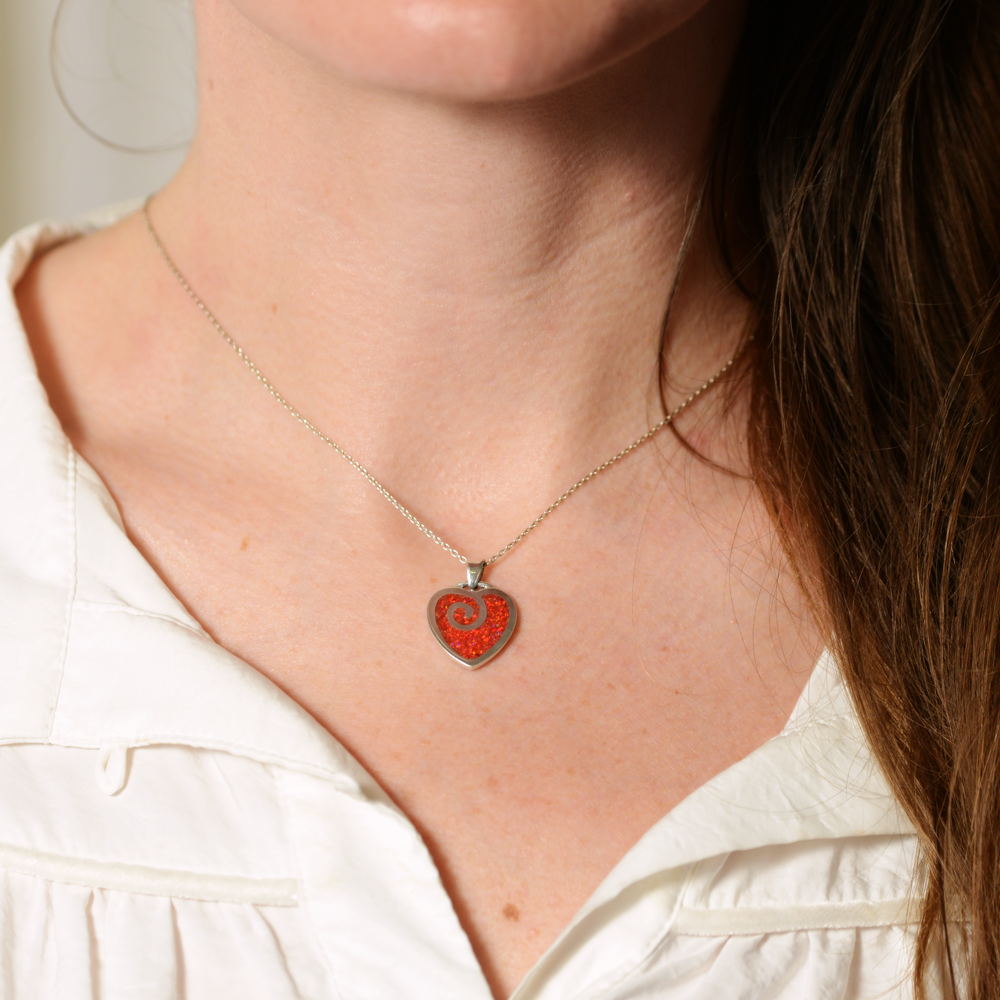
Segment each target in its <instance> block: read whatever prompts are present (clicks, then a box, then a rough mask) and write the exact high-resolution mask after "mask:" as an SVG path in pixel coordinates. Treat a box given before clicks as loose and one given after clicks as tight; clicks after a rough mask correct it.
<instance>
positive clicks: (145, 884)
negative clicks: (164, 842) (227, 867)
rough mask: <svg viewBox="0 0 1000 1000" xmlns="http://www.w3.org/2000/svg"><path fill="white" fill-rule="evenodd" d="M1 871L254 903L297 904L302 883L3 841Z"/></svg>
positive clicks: (73, 882)
mask: <svg viewBox="0 0 1000 1000" xmlns="http://www.w3.org/2000/svg"><path fill="white" fill-rule="evenodd" d="M0 870H4V871H8V872H13V873H15V874H18V875H25V876H28V877H32V878H38V879H41V880H42V881H45V882H56V883H61V884H65V885H80V886H84V887H87V888H91V889H106V890H108V891H111V892H127V893H134V894H136V895H140V896H161V897H168V898H174V899H192V900H201V901H205V902H216V903H237V904H247V905H254V906H287V907H295V906H297V905H298V882H297V881H296V880H295V879H285V878H254V877H252V876H247V875H224V874H211V873H207V872H192V871H184V870H181V869H172V868H156V867H154V866H151V865H142V864H131V863H126V862H121V861H99V860H96V859H93V858H79V857H73V856H71V855H65V854H55V853H52V852H50V851H40V850H37V849H35V848H31V847H20V846H18V845H16V844H3V843H0Z"/></svg>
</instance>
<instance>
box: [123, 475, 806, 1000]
mask: <svg viewBox="0 0 1000 1000" xmlns="http://www.w3.org/2000/svg"><path fill="white" fill-rule="evenodd" d="M104 464H105V468H106V470H108V471H106V473H105V474H106V475H108V478H109V479H110V480H111V481H112V489H113V490H114V492H115V494H116V497H117V498H118V500H119V503H120V504H121V506H122V509H123V512H124V514H125V518H126V522H127V524H128V525H129V528H130V531H131V533H132V535H133V538H134V540H135V541H136V542H137V543H138V544H139V546H140V548H142V549H143V550H144V552H145V553H146V554H147V556H148V558H149V559H150V560H151V561H152V562H153V564H154V565H155V566H156V568H157V569H158V570H159V572H160V573H161V575H162V576H163V577H164V578H165V580H166V581H167V582H168V583H169V584H170V586H171V587H172V589H173V590H174V591H175V593H177V594H178V596H180V597H181V599H182V600H183V601H184V602H185V604H186V605H187V606H188V608H189V609H190V610H191V611H192V613H193V614H194V615H195V617H196V618H198V620H199V621H200V622H201V623H202V624H203V625H204V627H205V628H206V629H207V630H208V631H209V633H210V634H211V635H212V636H213V637H214V638H215V639H216V640H217V641H218V642H220V643H221V644H222V645H223V646H225V647H227V648H228V649H230V650H231V651H232V652H235V653H237V654H238V655H239V656H241V657H242V658H243V659H245V660H246V661H247V662H249V663H250V664H252V665H253V666H254V667H256V668H257V669H258V670H260V671H261V672H262V673H264V674H265V675H267V676H268V677H269V678H270V679H271V680H273V681H274V682H275V683H276V684H277V685H278V686H279V687H281V688H282V689H283V690H285V691H286V692H287V693H288V694H289V695H291V697H292V698H294V699H295V700H296V701H297V702H298V703H299V704H301V705H302V706H303V707H305V708H306V709H307V710H308V711H309V712H310V713H311V714H312V715H313V716H314V717H315V718H316V719H318V720H319V721H320V722H321V723H322V724H323V725H324V726H325V727H326V728H327V729H328V730H329V731H330V732H331V733H333V735H334V736H336V737H337V738H338V739H339V740H340V741H341V742H342V743H343V744H344V745H345V746H346V747H347V748H348V749H349V750H350V751H351V752H352V753H353V754H354V755H355V756H356V757H357V758H358V759H359V761H360V762H361V763H362V764H363V765H364V766H365V767H366V768H367V769H368V770H369V771H370V772H371V773H372V774H373V775H374V776H375V778H376V779H377V780H378V781H379V783H380V784H381V785H382V786H383V788H385V789H386V791H387V792H388V793H389V794H390V795H391V796H392V798H393V799H394V800H395V801H396V803H397V804H398V805H399V806H400V807H401V808H402V809H403V810H404V812H406V813H407V815H408V816H409V817H410V819H411V820H412V821H413V822H414V824H415V825H416V826H417V828H418V830H419V831H420V832H421V834H422V835H423V837H424V840H425V841H426V843H427V845H428V847H429V849H430V851H431V853H432V856H433V857H434V859H435V861H436V863H437V865H438V867H439V870H440V872H441V875H442V878H443V880H444V882H445V885H446V888H447V890H448V892H449V895H450V896H451V898H452V901H453V903H454V905H455V907H456V910H457V912H458V914H459V917H460V919H461V921H462V923H463V925H464V927H465V929H466V930H467V932H468V934H469V936H470V939H471V940H472V942H473V946H474V947H475V948H476V950H477V953H478V956H479V958H480V961H481V962H482V964H483V967H484V969H485V970H486V971H487V975H488V978H489V979H490V980H491V984H492V985H493V987H494V991H495V992H496V993H497V994H498V995H504V994H506V993H509V992H510V991H511V990H512V989H513V986H514V985H516V983H517V982H518V981H519V979H520V978H521V976H522V975H523V973H524V972H525V971H526V970H527V969H528V968H530V967H531V965H532V964H533V963H534V961H536V960H537V958H538V956H539V955H540V954H541V953H542V952H543V951H544V950H545V948H547V947H548V946H549V945H550V944H551V942H552V941H553V940H554V938H555V937H556V936H557V935H558V933H559V931H560V930H561V929H562V928H563V927H564V926H565V925H566V923H567V922H568V920H569V919H570V918H571V917H572V915H573V914H574V913H575V912H576V910H577V909H578V908H579V907H580V905H581V904H582V903H583V902H584V901H585V900H586V899H587V898H588V897H589V896H590V894H591V893H592V892H593V890H594V889H595V888H596V886H597V885H598V884H599V883H600V882H601V881H602V880H603V878H604V877H605V876H606V875H607V873H608V872H609V871H610V870H611V868H613V867H614V865H615V863H616V862H617V861H618V860H619V859H620V858H621V857H622V856H623V855H624V854H625V853H626V851H627V850H628V849H629V847H630V846H631V845H632V844H633V843H635V841H636V840H638V838H639V837H641V836H642V834H643V833H644V832H645V831H646V830H647V829H648V828H649V827H650V826H651V825H652V824H653V823H655V822H656V821H657V820H658V819H659V818H660V817H662V816H663V815H664V814H665V813H666V812H668V811H669V810H670V809H671V808H672V807H673V806H674V805H676V804H677V802H679V801H680V800H681V799H683V798H684V797H685V796H686V795H688V794H689V793H690V792H691V791H693V790H694V789H695V788H697V787H698V786H699V785H701V784H703V783H704V782H705V781H706V780H708V779H709V778H710V777H712V776H713V775H714V774H716V773H718V772H719V771H722V770H724V769H725V768H726V767H728V766H729V765H730V764H732V763H733V762H735V761H736V760H739V759H740V758H742V757H743V756H745V755H746V754H747V753H749V752H750V751H752V750H753V749H755V748H756V747H757V746H759V745H760V744H761V743H763V742H764V741H766V740H767V739H768V738H770V737H771V736H773V735H775V734H776V733H777V732H778V731H780V729H781V728H782V726H783V725H784V722H785V721H786V719H787V717H788V714H789V713H790V711H791V708H792V706H793V705H794V702H795V699H796V698H797V696H798V694H799V691H800V689H801V686H802V684H803V683H804V681H805V678H806V677H807V675H808V671H809V668H810V667H811V665H812V662H813V658H814V655H815V649H814V648H813V647H810V645H809V643H808V641H806V642H801V643H800V645H799V646H798V647H795V649H796V654H795V655H793V656H792V657H791V658H790V657H788V655H787V654H786V652H785V651H784V650H782V648H781V645H780V644H781V643H782V642H783V641H787V639H788V637H789V636H790V635H798V634H799V633H798V632H797V631H796V629H797V628H798V624H799V623H798V622H797V620H796V617H795V616H796V614H797V613H798V612H799V611H800V608H797V607H795V606H794V605H793V604H790V603H789V602H788V600H787V594H782V592H781V590H780V586H779V585H778V581H777V580H776V579H775V576H776V573H778V570H776V568H775V566H776V563H775V552H774V551H773V550H771V549H769V548H768V547H767V545H766V542H765V541H763V540H762V538H763V537H764V536H762V534H761V532H760V530H759V527H760V524H759V523H758V524H757V525H756V526H754V527H753V528H747V529H746V537H742V538H739V537H738V538H737V539H735V540H734V539H733V538H732V537H731V535H730V536H729V537H728V548H727V546H726V542H727V532H731V530H732V525H733V524H734V523H735V524H739V523H740V520H739V516H738V512H739V511H740V510H742V512H743V514H744V516H745V515H746V505H745V498H744V500H743V506H742V507H739V506H738V499H739V498H737V497H733V498H732V502H733V507H734V510H732V511H730V510H728V509H726V505H725V504H724V505H720V507H719V508H718V509H717V510H715V511H711V510H710V508H707V507H706V505H705V504H704V503H703V504H702V505H700V507H699V515H698V517H693V516H691V515H690V513H688V512H689V510H690V508H689V507H687V506H685V505H683V504H680V503H678V502H676V498H675V497H673V496H671V495H669V494H668V495H666V496H665V497H664V498H663V499H662V501H661V502H660V503H659V504H658V505H657V506H655V507H654V508H653V509H652V511H650V509H649V506H648V503H647V502H646V500H645V498H646V497H647V495H648V492H649V491H648V488H647V487H646V484H643V483H641V482H640V481H639V479H641V475H640V476H639V478H636V477H635V476H633V477H632V479H631V480H630V481H629V482H630V483H631V487H632V490H633V491H635V493H636V494H637V495H641V496H642V497H643V501H642V502H635V498H632V499H630V496H629V494H630V491H629V490H624V491H622V490H621V489H620V487H621V485H622V484H621V483H618V484H615V483H612V484H610V487H609V488H610V489H611V490H614V489H615V488H616V487H618V488H619V493H620V494H621V495H620V496H619V498H618V503H617V509H618V511H619V513H620V516H619V517H617V518H615V519H608V518H607V517H606V516H602V515H601V514H600V512H601V511H602V510H604V511H606V509H607V504H606V500H607V498H606V497H604V496H602V495H601V494H600V493H599V492H598V493H595V494H592V496H593V500H592V502H589V503H588V502H582V503H580V504H578V505H577V506H576V507H574V508H571V507H569V506H567V508H566V510H564V511H560V519H559V520H556V519H552V521H551V522H549V523H547V524H546V531H545V532H541V531H540V532H538V533H537V535H535V536H534V537H533V538H532V544H531V546H530V548H529V547H527V546H525V548H524V549H523V550H522V552H521V553H519V558H518V560H517V561H516V562H515V561H514V560H508V562H507V563H503V562H501V563H499V564H498V565H497V566H496V567H495V568H492V572H491V574H490V582H491V583H493V584H495V585H496V586H498V587H501V588H503V589H504V590H505V591H507V592H508V593H510V594H511V596H512V597H513V599H514V600H515V601H516V603H517V606H518V609H519V621H518V626H517V629H516V632H515V634H514V636H513V638H512V639H511V640H510V643H509V645H508V646H507V647H506V648H505V649H504V650H503V652H502V653H501V654H499V655H498V656H497V657H496V658H495V659H493V660H491V661H490V662H489V663H488V664H487V665H486V666H484V667H483V668H481V669H479V670H475V671H469V670H466V669H464V668H463V667H461V666H460V665H458V664H456V663H454V662H453V661H452V660H451V659H449V658H448V657H447V656H446V655H445V654H444V653H443V651H442V650H441V649H440V648H439V647H438V645H437V644H436V642H435V641H434V639H433V637H432V635H431V634H430V631H429V628H428V623H427V617H426V605H427V601H428V598H429V597H430V596H431V595H432V594H433V593H434V592H435V591H437V590H439V589H440V588H442V587H447V586H454V585H456V584H458V583H460V582H461V581H462V579H463V578H464V568H463V567H462V566H461V565H460V564H458V563H456V562H453V561H452V560H450V559H449V558H448V557H447V556H445V555H444V554H442V553H440V552H439V551H437V550H435V549H434V548H433V547H432V546H427V545H425V540H424V539H423V538H422V537H421V536H419V535H417V533H415V532H413V531H412V528H411V527H410V526H409V525H408V524H407V523H406V522H405V521H403V519H402V518H399V516H398V514H396V512H395V511H393V510H392V509H391V508H387V509H386V510H384V511H383V510H382V507H381V506H379V504H374V505H372V506H370V507H369V506H361V507H360V508H359V509H355V508H354V506H353V505H352V504H351V503H349V502H346V500H344V499H343V498H342V499H341V501H340V503H339V504H338V506H337V509H336V511H335V512H333V513H331V512H329V511H328V512H326V515H325V516H324V513H323V512H322V511H320V510H318V509H316V508H315V507H313V508H310V507H309V505H308V504H307V503H303V502H302V500H301V498H302V497H303V496H308V495H309V492H308V489H307V484H301V486H300V488H299V489H293V490H287V491H279V492H268V491H266V490H264V491H262V490H260V489H259V487H258V488H255V487H254V486H253V484H252V483H248V482H242V481H238V480H236V481H231V482H227V481H226V479H227V478H228V477H221V479H220V477H214V478H213V479H212V480H211V481H205V482H204V483H201V484H199V482H198V478H197V477H196V476H187V477H186V480H187V483H188V487H187V488H186V489H184V490H178V489H176V488H174V487H172V486H171V485H169V481H167V482H163V481H160V480H159V479H158V478H157V476H156V475H153V474H149V475H146V476H141V475H140V476H138V477H137V476H136V474H135V471H134V470H135V469H136V468H137V466H136V464H135V463H131V464H130V465H129V466H128V467H127V471H126V468H125V467H124V466H123V467H122V471H121V473H120V474H119V475H118V476H116V475H115V467H114V462H111V463H104ZM109 466H110V467H109ZM109 472H110V475H109V474H108V473H109ZM167 495H172V496H173V497H174V501H173V502H172V503H167V502H165V500H164V498H165V496H167ZM296 498H298V499H296ZM374 499H375V500H376V501H380V500H381V498H378V497H377V496H376V497H375V498H374ZM382 504H384V501H382ZM644 505H645V506H644ZM385 506H386V507H387V505H385ZM706 512H709V513H712V514H714V515H715V519H716V522H715V523H716V524H717V525H721V526H722V527H721V528H717V529H716V530H714V531H713V530H709V529H707V528H706V526H705V515H706ZM383 514H387V515H392V516H391V517H383ZM650 520H651V521H652V523H653V524H654V525H655V527H653V528H648V527H647V528H644V527H643V524H644V522H647V521H650ZM744 523H745V522H744ZM386 537H388V539H389V540H390V541H391V544H389V545H386V544H384V542H385V539H386ZM428 549H429V550H430V556H429V557H428ZM736 552H738V553H739V561H738V563H737V562H735V561H734V553H736Z"/></svg>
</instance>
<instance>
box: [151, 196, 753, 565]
mask: <svg viewBox="0 0 1000 1000" xmlns="http://www.w3.org/2000/svg"><path fill="white" fill-rule="evenodd" d="M150 200H151V199H150V198H147V199H146V202H145V204H144V205H143V206H142V217H143V219H144V220H145V223H146V229H147V231H148V232H149V235H150V236H151V237H152V240H153V243H154V244H155V245H156V249H157V250H158V251H159V253H160V256H161V257H162V258H163V260H164V262H165V263H166V265H167V267H169V268H170V270H171V272H172V273H173V275H174V277H175V278H176V279H177V281H178V282H179V283H180V286H181V288H183V289H184V291H185V292H187V294H188V296H189V297H190V298H191V300H192V301H193V302H194V304H195V305H196V306H197V307H198V308H199V309H200V310H201V312H202V313H203V314H204V316H205V318H206V319H207V320H208V321H209V323H211V324H212V326H213V327H214V328H215V330H216V332H217V333H219V334H220V335H221V337H222V339H223V340H225V342H226V343H227V344H228V345H229V346H230V347H231V348H232V349H233V350H234V351H235V352H236V353H237V355H239V358H240V360H241V361H242V362H243V363H244V364H245V365H246V366H247V368H249V369H250V371H251V372H253V374H254V376H255V377H256V378H257V380H258V381H259V382H260V383H261V385H263V386H264V388H265V389H267V391H268V392H269V393H270V394H271V395H272V396H273V397H274V398H275V399H276V400H277V401H278V402H279V403H280V404H281V405H282V406H283V407H284V408H285V409H286V410H287V411H288V412H289V413H290V414H291V415H292V416H293V417H294V418H295V419H296V420H297V421H298V422H299V423H300V424H302V425H303V426H304V427H306V428H307V429H308V430H310V431H312V433H313V434H315V435H316V437H318V438H319V439H320V441H322V442H323V443H324V444H325V445H329V447H331V448H332V449H333V450H334V451H335V452H336V453H337V454H338V455H340V456H341V457H342V458H345V459H346V460H347V461H348V462H350V464H351V465H353V466H354V468H355V469H357V470H358V472H360V473H361V475H362V476H364V477H365V479H367V480H368V482H369V483H371V484H372V486H374V487H375V489H376V490H378V492H379V493H380V494H381V495H382V496H383V497H385V499H386V500H388V501H389V503H391V504H392V505H393V507H395V508H396V510H398V511H399V513H400V514H402V515H403V517H405V518H406V520H407V521H409V522H410V524H412V525H414V527H416V528H419V529H420V530H421V531H422V532H423V533H424V534H425V535H426V536H427V537H428V538H429V539H430V540H431V541H432V542H434V544H435V545H440V546H441V548H442V549H444V550H445V552H447V553H448V555H450V556H454V557H455V558H456V559H457V560H458V561H459V562H460V563H462V564H464V565H468V563H469V559H468V557H467V556H463V555H462V554H461V553H460V552H459V551H458V550H457V549H455V548H453V547H452V546H451V545H449V544H448V543H447V542H446V541H444V540H443V539H442V538H441V537H440V536H439V535H436V534H435V533H434V531H433V530H432V529H431V528H429V527H428V526H427V525H426V524H424V522H423V521H421V520H420V519H419V518H418V517H417V516H416V515H415V514H413V513H412V512H411V511H409V510H407V508H406V507H404V506H403V505H402V504H401V503H400V502H399V500H397V499H396V497H394V496H393V495H392V494H391V493H390V492H389V491H388V490H387V489H386V488H385V487H384V486H383V485H382V484H381V483H380V482H379V481H378V480H377V479H376V478H375V477H374V476H373V475H372V474H371V473H370V472H369V471H368V470H367V469H366V468H365V467H364V466H363V465H362V464H361V463H360V462H359V461H358V460H357V459H356V458H353V457H352V456H351V455H350V454H348V453H347V452H346V451H345V450H344V449H343V448H342V447H341V446H340V445H339V444H337V442H336V441H334V440H333V439H332V438H330V437H327V435H326V434H324V433H323V432H322V431H321V430H320V429H319V428H318V427H317V426H316V425H315V424H313V423H312V421H310V420H309V419H308V417H305V416H303V415H302V414H301V413H299V411H298V410H297V409H295V407H294V406H292V404H291V403H289V402H288V400H287V399H285V397H284V396H283V395H282V394H281V393H280V392H279V391H278V390H277V388H276V387H275V386H274V385H273V384H272V383H271V381H270V380H269V379H268V378H267V376H266V375H265V374H264V373H263V372H262V371H261V370H260V369H259V368H258V367H257V365H256V364H254V362H253V360H252V359H251V358H250V356H249V355H248V354H247V353H246V351H244V350H243V348H242V347H240V345H239V344H238V343H237V342H236V341H235V340H234V339H233V338H232V337H231V336H230V335H229V333H228V332H227V331H226V330H225V329H224V328H223V326H222V324H221V323H220V322H219V321H218V320H217V319H216V318H215V316H214V315H213V313H212V311H211V310H210V309H209V308H208V306H206V305H205V303H204V302H202V300H201V298H200V297H199V295H198V293H197V292H196V291H195V290H194V289H193V288H192V287H191V286H190V285H189V284H188V282H187V279H186V278H185V277H184V275H183V274H181V272H180V268H178V267H177V265H176V264H175V263H174V261H173V258H172V257H171V256H170V254H168V253H167V250H166V247H164V245H163V244H162V243H161V242H160V237H159V236H158V235H157V232H156V230H155V229H154V228H153V223H152V221H151V219H150V218H149V211H148V209H149V202H150ZM752 339H753V337H752V336H751V337H748V338H747V340H748V341H749V340H752ZM744 346H745V344H744ZM741 352H742V348H741V350H740V351H738V352H737V353H736V354H734V355H733V356H732V357H731V358H730V359H729V360H728V361H727V362H726V363H725V364H724V365H723V366H722V367H721V368H720V369H719V370H718V371H717V372H716V373H715V374H714V375H713V376H712V377H711V378H710V379H709V380H708V381H707V382H705V383H704V384H703V385H701V386H700V387H699V388H698V389H696V390H695V391H694V392H692V393H691V395H690V396H688V397H687V399H685V400H684V402H682V403H681V404H680V405H679V406H677V407H675V408H674V409H673V410H671V411H670V412H669V413H668V414H667V415H666V416H665V417H664V418H663V419H662V420H661V421H660V422H659V423H657V424H654V425H653V426H652V427H650V428H649V430H647V431H646V433H645V434H643V435H642V437H639V438H636V440H635V441H633V442H632V443H631V444H630V445H628V447H626V448H622V450H621V451H620V452H618V454H617V455H614V456H612V457H611V458H609V459H608V460H607V461H606V462H603V463H601V464H600V465H599V466H597V468H596V469H594V470H592V471H591V472H588V473H587V475H585V476H584V477H583V478H582V479H579V480H577V481H576V482H575V483H574V484H573V485H572V486H571V487H570V488H569V489H568V490H566V492H565V493H563V494H562V496H560V497H558V498H557V499H556V500H553V501H552V503H551V504H549V506H548V507H546V508H545V510H543V511H542V512H541V514H539V515H538V517H536V518H535V519H534V521H532V522H531V524H529V525H528V526H527V527H526V528H525V529H524V531H522V532H521V533H520V534H519V535H518V536H517V537H516V538H512V539H511V540H510V541H509V542H508V543H507V544H506V545H505V546H504V547H503V548H502V549H500V551H499V552H497V553H496V554H495V555H493V556H491V557H490V558H489V559H487V560H485V565H487V566H489V565H490V564H491V563H495V562H496V561H497V560H498V559H502V558H503V557H504V556H505V555H507V553H508V552H510V550H511V549H512V548H514V546H515V545H517V544H518V543H519V542H521V541H523V540H524V539H525V538H526V537H527V536H528V535H529V534H531V532H532V531H534V530H535V528H537V527H538V526H539V525H540V524H541V523H542V521H544V520H545V519H546V518H547V517H548V516H549V515H550V514H551V513H552V512H553V511H554V510H556V508H557V507H559V506H561V505H562V504H563V503H565V501H566V500H568V499H569V498H570V497H571V496H572V495H573V494H574V493H576V491H577V490H578V489H580V487H582V486H585V485H586V484H587V483H589V482H590V480H591V479H593V478H594V477H595V476H599V475H600V474H601V473H602V472H604V471H605V469H609V468H610V467H611V466H612V465H614V464H615V463H616V462H619V461H621V460H622V459H623V458H625V456H626V455H630V454H631V453H632V452H633V451H635V450H636V448H639V447H640V446H641V445H643V444H645V443H646V442H647V441H648V440H649V439H650V438H651V437H653V436H654V435H656V434H658V433H659V432H660V431H661V430H663V428H664V427H666V426H667V425H668V424H671V423H673V421H674V419H675V418H676V417H677V416H678V415H679V414H680V413H681V412H682V411H683V410H686V409H687V408H688V406H690V405H691V404H692V403H693V402H694V401H695V400H696V399H697V398H698V397H699V396H700V395H701V394H702V393H703V392H705V391H706V390H707V389H710V388H711V387H712V386H713V385H714V384H715V383H716V382H717V381H718V380H719V379H720V378H722V376H723V375H725V374H726V372H727V371H729V369H730V368H732V367H733V365H734V364H736V361H737V360H738V358H739V356H740V353H741Z"/></svg>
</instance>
